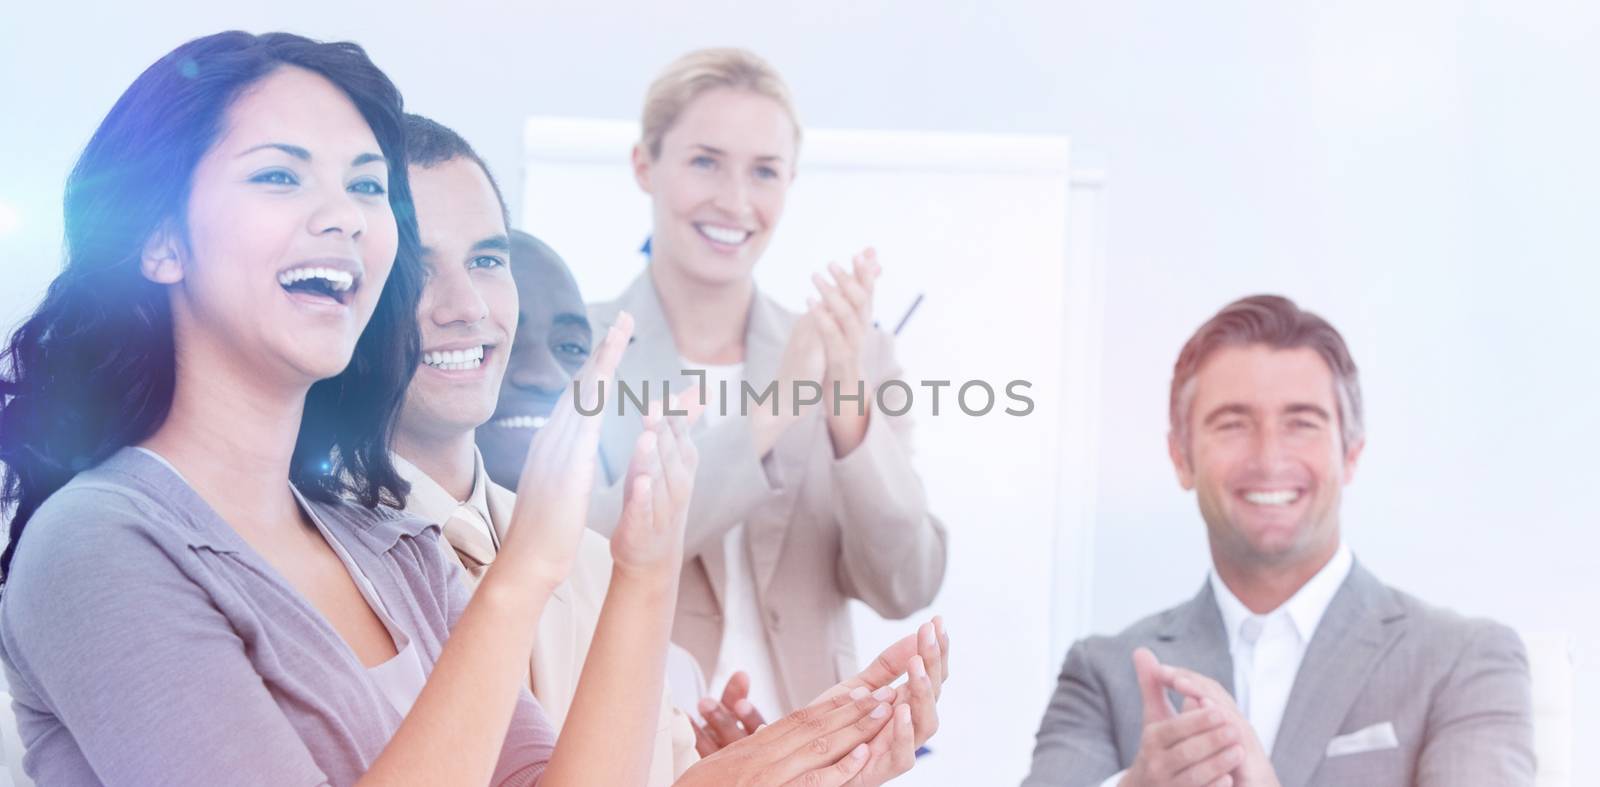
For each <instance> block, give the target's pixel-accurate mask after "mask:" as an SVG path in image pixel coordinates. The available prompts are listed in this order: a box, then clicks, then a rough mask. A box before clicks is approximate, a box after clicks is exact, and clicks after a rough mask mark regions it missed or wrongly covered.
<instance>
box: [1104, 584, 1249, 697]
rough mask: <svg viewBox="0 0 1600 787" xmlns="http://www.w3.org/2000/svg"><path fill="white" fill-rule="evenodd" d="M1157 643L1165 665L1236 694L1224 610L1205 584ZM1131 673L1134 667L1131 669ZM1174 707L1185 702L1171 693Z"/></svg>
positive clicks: (1178, 610) (1173, 617)
mask: <svg viewBox="0 0 1600 787" xmlns="http://www.w3.org/2000/svg"><path fill="white" fill-rule="evenodd" d="M1165 623H1166V625H1165V626H1164V627H1163V630H1162V632H1161V633H1160V634H1158V635H1157V637H1156V638H1157V640H1159V642H1161V643H1162V644H1164V645H1165V647H1157V648H1154V650H1155V653H1156V657H1157V658H1159V659H1161V662H1162V663H1163V664H1173V665H1175V666H1179V667H1184V668H1186V669H1190V670H1193V671H1195V672H1198V673H1200V674H1201V675H1205V676H1206V677H1209V678H1211V679H1212V680H1215V681H1216V682H1218V683H1220V684H1222V687H1223V688H1225V689H1227V690H1228V693H1229V694H1233V654H1231V653H1230V652H1229V651H1228V632H1227V631H1226V627H1225V626H1224V625H1223V622H1222V610H1221V609H1219V608H1218V607H1217V598H1216V596H1214V595H1212V593H1211V583H1210V582H1206V583H1205V584H1203V585H1202V586H1201V588H1200V592H1199V593H1198V594H1196V595H1195V597H1194V598H1193V599H1191V600H1190V601H1189V603H1187V604H1184V605H1183V606H1180V607H1178V608H1176V609H1174V610H1173V611H1172V613H1171V614H1170V615H1169V616H1168V617H1167V620H1166V621H1165ZM1129 669H1132V667H1129ZM1168 695H1169V696H1170V697H1172V698H1173V700H1174V701H1173V707H1182V702H1183V698H1182V697H1181V696H1180V695H1177V694H1173V693H1171V692H1168Z"/></svg>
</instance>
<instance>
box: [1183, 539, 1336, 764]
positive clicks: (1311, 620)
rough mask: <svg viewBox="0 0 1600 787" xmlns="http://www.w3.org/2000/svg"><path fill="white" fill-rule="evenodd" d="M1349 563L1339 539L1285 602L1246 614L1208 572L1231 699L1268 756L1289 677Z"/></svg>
mask: <svg viewBox="0 0 1600 787" xmlns="http://www.w3.org/2000/svg"><path fill="white" fill-rule="evenodd" d="M1354 564H1355V557H1354V556H1353V555H1351V554H1350V548H1349V547H1347V546H1345V545H1344V544H1342V543H1341V544H1340V545H1339V549H1338V551H1336V552H1334V553H1333V559H1331V560H1329V561H1328V563H1327V565H1325V566H1323V567H1322V569H1321V570H1320V571H1318V572H1317V573H1316V574H1315V575H1313V576H1312V577H1311V579H1309V580H1307V581H1306V583H1305V584H1304V585H1301V586H1300V589H1299V590H1297V591H1295V594H1294V595H1293V596H1290V597H1289V600H1288V601H1285V602H1283V604H1282V605H1280V606H1279V607H1278V608H1277V609H1275V610H1272V611H1271V612H1268V613H1266V614H1263V615H1257V614H1255V613H1253V612H1251V611H1250V609H1249V608H1248V607H1246V606H1245V605H1244V602H1242V601H1240V600H1239V598H1238V597H1237V596H1235V595H1234V594H1233V591H1231V590H1229V589H1228V586H1227V584H1226V583H1224V582H1223V581H1222V580H1221V579H1220V578H1219V577H1218V576H1217V572H1216V571H1215V570H1214V569H1213V570H1212V572H1211V592H1212V593H1213V594H1214V595H1215V596H1216V597H1217V608H1218V609H1220V610H1221V611H1222V624H1223V626H1224V627H1225V628H1226V630H1227V632H1228V653H1229V654H1230V655H1232V656H1233V696H1234V702H1235V703H1237V704H1238V706H1239V710H1240V711H1241V712H1242V713H1244V715H1245V718H1247V719H1249V720H1250V726H1251V727H1252V728H1253V729H1254V730H1255V731H1256V737H1257V738H1258V739H1260V741H1261V748H1262V749H1263V750H1265V751H1266V752H1267V753H1268V754H1269V755H1270V754H1271V753H1272V744H1273V742H1274V741H1276V740H1277V739H1278V725H1279V724H1280V723H1282V722H1283V711H1284V708H1286V707H1287V706H1288V704H1289V691H1290V690H1291V689H1293V688H1294V678H1295V675H1297V674H1299V672H1300V662H1301V661H1302V660H1304V659H1305V657H1306V645H1308V644H1309V643H1310V642H1311V635H1312V634H1314V633H1316V630H1317V624H1318V623H1320V622H1322V615H1323V613H1325V612H1327V611H1328V605H1329V604H1331V603H1333V597H1334V595H1335V594H1336V593H1338V592H1339V587H1340V586H1341V585H1343V584H1344V580H1345V578H1346V577H1348V576H1350V567H1351V566H1353V565H1354Z"/></svg>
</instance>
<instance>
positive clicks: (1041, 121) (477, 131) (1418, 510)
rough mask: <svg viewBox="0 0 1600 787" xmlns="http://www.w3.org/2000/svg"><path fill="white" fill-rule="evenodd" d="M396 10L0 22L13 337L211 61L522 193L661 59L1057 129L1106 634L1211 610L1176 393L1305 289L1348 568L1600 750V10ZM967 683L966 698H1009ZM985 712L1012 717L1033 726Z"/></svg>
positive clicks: (1545, 5) (998, 6) (1580, 0)
mask: <svg viewBox="0 0 1600 787" xmlns="http://www.w3.org/2000/svg"><path fill="white" fill-rule="evenodd" d="M403 13H404V12H402V11H401V10H400V4H355V3H327V2H312V1H311V0H279V1H278V2H275V3H271V4H260V5H255V6H252V7H249V8H243V7H241V8H237V9H234V8H229V7H227V6H226V5H224V4H218V3H207V2H200V1H199V0H171V1H169V2H162V3H145V4H128V3H111V2H84V3H70V4H69V3H44V2H32V1H31V0H0V203H3V204H5V205H6V206H7V208H4V209H0V281H3V282H4V285H3V286H0V323H3V324H7V325H9V324H11V323H13V322H14V321H15V320H16V319H17V318H18V317H20V316H21V315H22V314H23V313H24V312H25V310H26V309H27V307H28V306H29V305H30V304H31V303H32V301H33V300H34V299H35V298H36V297H37V296H38V294H39V293H40V292H41V291H42V289H43V287H44V285H45V283H46V282H47V281H48V278H49V276H50V275H51V273H52V271H53V269H54V266H55V264H56V261H57V259H58V251H57V244H58V237H59V233H60V218H59V215H58V214H59V199H60V188H61V183H62V180H63V178H64V176H65V174H66V172H67V170H68V168H69V167H70V166H71V163H72V161H73V158H74V156H75V154H76V152H77V149H78V148H79V147H80V146H81V145H82V143H83V142H84V140H86V139H87V137H88V135H89V133H90V131H91V130H92V129H93V126H94V124H95V123H96V122H97V121H98V119H99V118H100V117H101V116H102V115H103V114H104V112H105V111H106V110H107V109H108V108H109V107H110V105H111V103H112V101H113V100H114V99H115V97H116V96H117V95H118V93H120V91H121V90H122V89H123V88H124V87H126V85H127V83H128V82H129V81H131V80H132V78H133V77H134V75H135V74H137V73H138V71H139V70H141V69H143V68H144V67H145V66H146V65H148V64H149V63H150V62H151V61H153V60H154V59H155V58H156V57H157V56H158V55H160V54H161V53H163V52H165V51H166V50H167V49H169V48H170V47H171V46H173V45H175V44H177V43H179V42H181V41H182V40H185V39H187V38H189V37H192V36H194V35H197V34H202V33H207V32H213V31H215V30H218V29H221V28H224V27H243V28H246V29H253V30H263V29H269V28H285V29H292V30H296V31H300V32H305V33H309V34H313V35H317V36H321V37H348V38H354V39H356V40H359V41H361V42H363V43H365V44H367V45H368V47H369V49H370V50H371V51H372V53H373V55H374V58H375V59H376V60H377V61H378V62H379V64H380V65H383V66H384V67H385V68H386V69H387V70H388V71H389V73H390V74H391V76H393V77H394V78H395V80H396V81H397V82H398V83H399V84H400V85H401V86H402V88H403V89H404V90H405V91H406V95H407V97H408V98H409V99H410V106H411V108H412V109H414V110H416V111H420V112H424V113H427V114H430V115H433V116H434V117H436V118H438V119H440V120H442V121H444V122H446V123H448V124H450V125H452V126H454V127H456V128H457V129H458V130H460V131H462V132H463V133H464V134H465V135H466V136H467V137H468V138H470V139H471V140H472V141H473V142H474V143H475V144H476V145H477V146H478V147H479V149H480V150H481V151H482V152H483V153H484V154H485V155H486V156H487V157H488V158H489V160H490V163H491V165H492V166H494V167H496V168H498V170H499V171H500V172H501V173H502V176H503V177H504V178H506V179H508V180H514V179H515V178H516V175H517V167H518V164H519V160H520V159H519V157H520V137H519V135H520V132H521V125H520V124H521V121H522V119H523V118H525V117H527V116H529V115H532V114H555V115H573V116H586V117H616V118H629V117H632V115H633V114H634V112H635V111H636V108H637V105H638V103H639V100H640V97H641V95H642V93H643V90H644V87H645V84H646V83H647V81H648V79H649V77H650V75H651V74H652V73H653V72H654V71H655V70H656V69H657V68H659V67H660V66H661V65H662V64H664V63H665V62H666V61H667V60H669V59H670V58H671V57H672V56H674V55H676V54H678V53H679V52H681V51H683V50H685V49H688V48H691V47H696V46H702V45H709V44H725V43H735V44H740V45H745V46H749V47H752V48H755V49H757V50H759V51H761V52H763V53H764V54H765V55H767V56H768V57H769V58H770V59H772V60H773V61H774V62H775V63H776V64H777V65H778V67H779V68H780V69H781V70H782V71H784V73H785V74H786V75H787V76H788V77H789V79H790V81H791V83H792V86H793V88H794V90H795V92H796V94H797V96H798V98H799V101H800V104H801V110H802V113H803V115H804V119H805V120H806V121H807V122H809V123H811V124H814V125H818V126H828V127H836V128H902V129H926V130H965V131H1022V132H1047V133H1062V134H1068V135H1070V136H1071V137H1072V138H1073V140H1074V142H1075V143H1076V144H1077V145H1078V149H1079V150H1084V149H1090V150H1096V151H1100V152H1101V153H1102V154H1103V155H1104V162H1102V163H1104V164H1106V165H1107V166H1108V168H1109V170H1110V172H1111V173H1112V177H1111V183H1112V184H1113V193H1112V200H1113V204H1112V210H1111V212H1110V214H1109V215H1110V239H1109V253H1110V257H1109V258H1110V260H1111V262H1110V265H1109V266H1108V269H1107V271H1106V282H1105V292H1106V296H1105V300H1104V302H1103V303H1102V304H1100V308H1102V309H1103V311H1104V315H1105V323H1104V336H1103V343H1102V345H1101V354H1102V357H1103V363H1102V365H1101V370H1100V376H1101V380H1102V390H1101V395H1100V401H1101V402H1102V406H1101V409H1100V412H1099V419H1098V429H1099V434H1100V445H1101V450H1100V455H1099V461H1098V463H1097V473H1098V487H1097V488H1098V494H1097V503H1096V505H1097V509H1096V521H1097V528H1096V532H1095V536H1094V539H1093V551H1094V558H1095V565H1096V569H1095V572H1094V577H1093V582H1092V587H1093V599H1094V601H1093V605H1092V621H1093V623H1092V627H1093V628H1094V629H1096V630H1112V629H1116V628H1119V627H1121V626H1123V625H1125V624H1126V623H1128V622H1129V621H1131V620H1132V619H1134V618H1136V617H1138V616H1140V615H1142V614H1144V613H1145V612H1148V611H1150V610H1153V609H1155V608H1157V607H1160V606H1165V605H1167V604H1170V603H1173V602H1175V601H1177V600H1179V599H1181V598H1184V597H1187V596H1188V595H1190V594H1191V593H1192V591H1193V590H1194V589H1195V588H1196V587H1197V586H1198V583H1199V582H1200V581H1201V576H1202V572H1203V570H1204V566H1205V562H1206V560H1205V556H1204V552H1203V542H1202V539H1201V529H1200V524H1199V522H1198V518H1197V516H1196V514H1195V510H1194V505H1193V502H1192V501H1191V500H1189V499H1187V498H1186V497H1184V496H1183V495H1181V494H1180V493H1179V492H1178V490H1177V487H1176V484H1175V483H1174V482H1173V481H1172V478H1171V473H1170V470H1169V469H1168V467H1167V466H1166V460H1165V458H1164V452H1163V450H1162V435H1163V432H1164V429H1165V426H1164V423H1163V419H1164V413H1165V409H1164V408H1165V395H1166V394H1165V387H1166V382H1167V375H1168V372H1169V369H1170V364H1171V362H1172V360H1173V358H1174V356H1175V354H1176V352H1177V348H1178V347H1179V345H1180V344H1181V343H1182V341H1183V339H1184V338H1185V337H1186V336H1187V334H1188V332H1189V331H1190V330H1191V329H1192V328H1193V327H1194V326H1195V325H1197V324H1198V323H1199V322H1200V321H1202V320H1203V319H1204V318H1205V317H1206V316H1208V315H1209V313H1210V312H1211V311H1213V310H1214V309H1215V308H1217V307H1218V306H1220V305H1221V304H1222V303H1224V302H1226V301H1227V300H1229V299H1232V298H1234V297H1236V296H1239V295H1242V294H1245V293H1248V292H1256V291H1278V292H1283V293H1286V294H1288V295H1290V296H1292V297H1295V298H1297V299H1299V300H1300V301H1301V302H1302V303H1304V304H1305V305H1307V306H1309V307H1312V308H1314V309H1317V310H1319V311H1321V312H1322V313H1324V314H1325V315H1326V316H1328V317H1329V318H1330V319H1331V320H1332V321H1333V322H1334V323H1335V324H1336V325H1338V326H1340V327H1341V328H1342V329H1343V330H1344V332H1345V334H1346V336H1347V338H1348V339H1349V341H1350V342H1351V344H1352V346H1353V350H1354V352H1355V355H1356V358H1357V361H1358V362H1359V363H1360V364H1361V367H1362V372H1363V382H1364V385H1365V390H1366V394H1367V399H1368V403H1369V430H1368V431H1369V434H1370V444H1369V447H1368V451H1367V454H1366V457H1365V460H1364V465H1363V468H1362V471H1361V474H1360V476H1359V477H1358V479H1357V481H1356V483H1355V485H1354V487H1353V488H1352V489H1351V493H1350V497H1349V499H1348V502H1347V507H1346V522H1347V524H1348V533H1349V538H1350V540H1351V542H1352V543H1353V544H1354V546H1355V548H1356V550H1357V552H1358V553H1359V554H1360V555H1361V556H1362V558H1363V559H1364V560H1365V561H1367V563H1368V564H1369V565H1370V566H1372V567H1373V568H1374V569H1375V570H1376V571H1377V572H1378V573H1379V575H1380V576H1383V577H1385V578H1387V579H1388V580H1390V581H1391V582H1393V583H1394V584H1397V585H1399V586H1401V587H1403V588H1405V589H1407V590H1410V591H1412V592H1414V593H1417V594H1419V595H1421V596H1424V597H1426V598H1428V599H1431V600H1434V601H1436V602H1439V603H1445V604H1449V605H1451V606H1454V607H1457V608H1459V609H1462V610H1465V611H1469V612H1473V613H1481V614H1487V615H1493V616H1495V617H1498V618H1501V619H1503V620H1506V621H1508V622H1511V623H1513V624H1516V625H1518V626H1521V627H1526V628H1540V629H1559V630H1565V631H1568V632H1571V633H1572V634H1573V635H1574V636H1575V637H1576V642H1577V657H1578V667H1579V676H1578V680H1579V685H1578V692H1579V704H1578V708H1579V714H1580V715H1579V731H1578V736H1577V738H1578V740H1579V741H1584V740H1588V741H1594V740H1600V614H1597V613H1596V611H1595V610H1596V607H1597V602H1600V556H1597V555H1600V513H1597V512H1596V508H1595V506H1596V495H1595V493H1594V492H1593V489H1594V488H1595V486H1596V484H1595V483H1594V480H1593V479H1594V477H1595V476H1596V475H1597V471H1600V461H1597V460H1596V459H1595V448H1596V446H1600V410H1597V407H1596V404H1595V400H1596V399H1597V393H1596V392H1597V390H1600V361H1597V347H1600V317H1597V316H1596V308H1595V306H1594V301H1596V299H1597V298H1600V272H1597V270H1600V221H1596V220H1595V218H1594V214H1595V213H1596V211H1597V209H1600V188H1597V185H1596V184H1600V109H1597V108H1600V79H1597V78H1596V74H1600V4H1595V3H1593V2H1589V1H1588V0H1416V1H1415V2H1410V3H1404V4H1396V3H1387V2H1377V1H1376V0H1352V1H1351V2H1345V3H1337V4H1327V3H1308V2H1290V3H1253V2H1240V1H1239V0H1223V1H1222V2H1213V3H1203V4H1185V3H1166V2H1152V1H1150V0H1135V1H1133V2H1122V3H1091V2H1043V1H1042V0H1041V1H1040V2H1020V1H1018V0H988V1H987V2H979V0H957V1H955V2H944V3H939V4H929V3H925V2H912V1H911V0H882V1H880V2H850V1H847V0H808V2H804V3H801V2H797V1H791V2H783V3H763V4H748V3H746V4H740V3H735V2H732V0H679V2H675V3H670V4H646V3H644V2H642V1H636V2H628V3H622V2H614V1H609V0H598V1H591V2H584V3H578V2H567V1H566V0H545V1H543V2H535V3H509V2H507V3H493V2H483V1H482V0H459V1H458V2H452V3H449V4H433V5H428V6H426V7H423V6H420V5H419V6H417V7H415V8H412V9H411V10H410V11H409V13H410V16H409V17H406V16H403V15H402V14H403ZM1080 163H1081V162H1080ZM516 207H517V206H514V211H515V209H516ZM996 317H997V318H998V317H999V316H998V315H997V316H996ZM992 581H995V582H1003V581H1004V574H1003V572H1002V571H1001V570H1000V567H997V569H996V575H995V577H993V578H992ZM956 625H957V626H959V621H957V623H956ZM959 630H960V629H959V628H956V631H957V632H959ZM958 653H959V651H958ZM1059 655H1060V654H1050V658H1059ZM1029 658H1032V656H1029ZM958 667H959V672H958V673H957V674H958V677H959V679H960V680H962V681H970V682H971V684H972V685H973V686H974V687H975V688H976V687H981V686H982V683H983V676H984V671H985V670H986V669H1003V668H1004V667H1003V665H982V664H974V663H971V662H958ZM996 699H997V702H996V711H995V712H997V713H1015V714H1024V715H1036V714H1037V713H1038V711H1039V709H1040V708H1041V707H1042V704H1043V701H1044V698H1042V697H1017V698H996ZM945 745H951V744H950V743H946V744H945ZM1577 758H1578V761H1577V766H1578V767H1577V779H1576V783H1579V784H1590V783H1596V782H1600V752H1596V750H1595V749H1594V748H1593V747H1580V748H1579V750H1578V752H1577Z"/></svg>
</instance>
